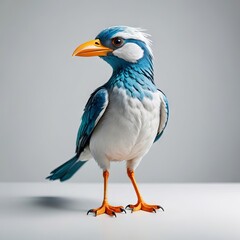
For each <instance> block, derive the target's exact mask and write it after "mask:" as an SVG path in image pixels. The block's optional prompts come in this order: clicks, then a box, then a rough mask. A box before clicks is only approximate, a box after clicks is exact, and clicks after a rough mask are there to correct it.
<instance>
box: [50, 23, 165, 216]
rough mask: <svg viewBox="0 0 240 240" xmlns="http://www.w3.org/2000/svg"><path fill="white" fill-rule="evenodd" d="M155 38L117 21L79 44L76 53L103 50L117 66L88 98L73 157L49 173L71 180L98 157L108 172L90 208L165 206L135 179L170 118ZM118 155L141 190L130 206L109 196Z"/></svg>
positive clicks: (152, 209) (93, 53) (99, 210)
mask: <svg viewBox="0 0 240 240" xmlns="http://www.w3.org/2000/svg"><path fill="white" fill-rule="evenodd" d="M151 44H152V42H151V40H150V35H149V34H148V33H146V31H145V30H143V29H141V28H135V27H129V26H113V27H108V28H106V29H104V30H102V31H101V32H100V33H99V34H98V35H97V36H96V38H95V39H93V40H90V41H88V42H86V43H83V44H81V45H79V46H78V47H77V48H76V49H75V51H74V52H73V54H72V56H78V57H92V56H98V57H100V58H101V59H103V60H104V61H106V62H107V63H108V64H110V65H111V67H112V70H113V71H112V75H111V77H110V78H109V80H108V81H107V82H106V83H104V84H103V85H101V86H100V87H98V88H97V89H96V90H95V91H94V92H93V93H92V94H91V96H90V98H89V99H88V101H87V103H86V106H85V108H84V112H83V115H82V118H81V123H80V127H79V130H78V133H77V140H76V151H75V155H74V157H73V158H71V159H70V160H68V161H67V162H65V163H64V164H62V165H61V166H59V167H57V168H56V169H54V170H53V171H52V172H51V173H50V175H49V176H48V177H47V179H49V180H60V181H61V182H62V181H66V180H68V179H70V178H71V177H72V176H73V175H74V174H75V173H76V172H77V171H78V170H79V169H80V168H81V167H82V166H83V165H84V164H85V163H86V162H87V161H88V160H89V159H92V158H94V159H95V161H96V162H97V164H98V165H99V166H100V168H101V169H102V172H103V180H104V192H103V201H102V204H101V206H100V207H98V208H94V209H90V210H89V211H88V212H87V214H89V213H91V214H93V215H95V216H98V215H101V214H107V215H109V216H116V213H122V212H125V213H126V211H125V209H129V210H131V211H132V212H135V211H138V210H143V211H146V212H156V210H157V209H162V210H164V209H163V207H161V206H160V205H153V204H148V203H146V202H145V201H144V199H143V197H142V195H141V193H140V190H139V188H138V185H137V182H136V179H135V170H136V168H137V166H138V165H139V163H140V162H141V160H142V159H143V157H144V156H145V155H146V154H147V152H148V151H149V150H150V148H151V146H152V145H153V143H155V142H156V141H157V140H159V138H160V137H161V136H162V133H163V131H164V130H165V128H166V126H167V122H168V118H169V104H168V100H167V97H166V95H165V94H164V93H163V92H162V91H161V90H159V89H158V88H157V86H156V84H155V82H154V68H153V53H152V49H151ZM118 161H125V162H126V172H127V175H128V177H129V179H130V181H131V183H132V185H133V188H134V190H135V193H136V196H137V203H136V204H129V205H127V207H126V208H124V207H123V206H112V205H110V204H109V202H108V178H109V174H110V163H111V162H118ZM149 161H150V160H149ZM152 166H153V165H152Z"/></svg>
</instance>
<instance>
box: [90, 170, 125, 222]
mask: <svg viewBox="0 0 240 240" xmlns="http://www.w3.org/2000/svg"><path fill="white" fill-rule="evenodd" d="M108 177H109V172H108V171H107V170H106V171H104V172H103V178H104V194H103V203H102V206H101V207H99V208H95V209H90V210H89V211H88V212H87V214H89V213H95V216H98V215H101V214H104V213H106V214H107V215H109V216H115V217H116V213H120V212H125V213H126V211H125V209H124V207H123V206H117V207H114V206H111V205H109V203H108V199H107V190H108Z"/></svg>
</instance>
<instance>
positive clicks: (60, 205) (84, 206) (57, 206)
mask: <svg viewBox="0 0 240 240" xmlns="http://www.w3.org/2000/svg"><path fill="white" fill-rule="evenodd" d="M99 204H100V203H99V202H97V201H94V200H92V199H86V198H85V199H82V198H81V199H78V198H66V197H59V196H32V197H27V198H24V199H22V201H21V205H22V206H21V207H22V209H25V210H28V211H31V212H40V211H41V212H44V211H47V212H54V211H55V212H56V211H68V212H87V211H88V210H89V209H90V208H92V207H94V206H98V205H99Z"/></svg>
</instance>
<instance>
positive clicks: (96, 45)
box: [72, 39, 113, 57]
mask: <svg viewBox="0 0 240 240" xmlns="http://www.w3.org/2000/svg"><path fill="white" fill-rule="evenodd" d="M112 51H113V50H112V49H111V48H108V47H105V46H103V45H102V44H101V42H100V40H99V39H95V40H91V41H89V42H86V43H83V44H81V45H80V46H78V47H77V48H76V49H75V51H74V52H73V54H72V56H81V57H92V56H107V54H108V53H109V52H112Z"/></svg>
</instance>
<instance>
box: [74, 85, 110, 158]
mask: <svg viewBox="0 0 240 240" xmlns="http://www.w3.org/2000/svg"><path fill="white" fill-rule="evenodd" d="M107 106H108V91H107V90H106V89H105V88H103V87H101V88H98V89H96V90H95V91H94V92H93V93H92V95H91V97H90V98H89V100H88V102H87V104H86V106H85V108H84V113H83V116H82V119H81V124H80V127H79V130H78V134H77V141H76V153H77V156H80V154H81V153H82V152H83V150H84V148H85V147H86V146H87V145H88V143H89V140H90V137H91V135H92V132H93V130H94V128H95V127H96V125H97V123H98V122H99V120H100V119H101V117H102V115H103V114H104V112H105V110H106V108H107Z"/></svg>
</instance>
